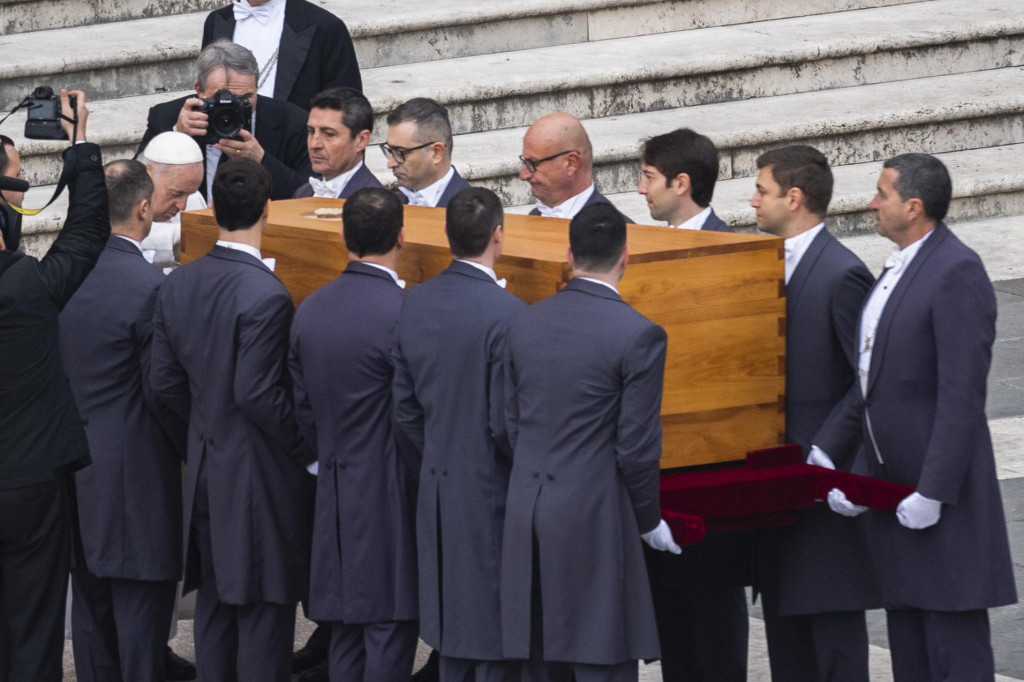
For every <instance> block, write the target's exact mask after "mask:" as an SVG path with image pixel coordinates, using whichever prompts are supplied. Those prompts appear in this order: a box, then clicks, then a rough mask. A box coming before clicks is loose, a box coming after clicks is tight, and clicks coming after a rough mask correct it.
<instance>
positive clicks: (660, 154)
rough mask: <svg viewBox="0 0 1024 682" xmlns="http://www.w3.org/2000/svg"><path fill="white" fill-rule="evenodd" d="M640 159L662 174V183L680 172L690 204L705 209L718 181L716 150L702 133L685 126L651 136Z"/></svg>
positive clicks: (667, 184)
mask: <svg viewBox="0 0 1024 682" xmlns="http://www.w3.org/2000/svg"><path fill="white" fill-rule="evenodd" d="M640 154H641V158H642V159H643V162H644V163H645V164H647V165H648V166H654V167H655V168H657V169H658V172H659V173H661V174H662V175H664V176H665V186H666V187H668V186H669V185H671V184H672V180H673V179H674V178H675V177H676V176H677V175H679V174H680V173H686V174H687V175H689V176H690V187H691V188H692V189H691V193H690V194H691V197H692V198H693V201H694V203H696V204H697V205H698V206H700V207H702V208H706V207H707V206H708V205H709V204H710V203H711V197H712V196H714V193H715V182H716V181H717V180H718V150H717V149H716V148H715V144H714V143H713V142H712V141H711V140H710V139H708V138H707V137H706V136H704V135H701V134H700V133H697V132H694V131H693V130H690V129H689V128H680V129H679V130H673V131H672V132H671V133H665V134H664V135H658V136H657V137H652V138H650V139H649V140H647V141H646V142H644V145H643V148H642V149H641V151H640Z"/></svg>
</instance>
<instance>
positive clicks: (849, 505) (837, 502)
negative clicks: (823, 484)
mask: <svg viewBox="0 0 1024 682" xmlns="http://www.w3.org/2000/svg"><path fill="white" fill-rule="evenodd" d="M828 508H829V509H831V510H832V511H834V512H835V513H836V514H842V515H843V516H850V517H853V516H859V515H861V514H863V513H864V512H866V511H867V510H868V508H867V507H862V506H860V505H859V504H854V503H853V502H850V501H849V500H848V499H846V493H844V492H843V491H842V490H840V489H839V488H832V490H830V491H828Z"/></svg>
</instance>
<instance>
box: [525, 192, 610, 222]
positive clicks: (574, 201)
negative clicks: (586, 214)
mask: <svg viewBox="0 0 1024 682" xmlns="http://www.w3.org/2000/svg"><path fill="white" fill-rule="evenodd" d="M595 191H596V190H595V187H594V183H590V187H588V188H586V189H585V190H583V191H582V192H580V193H579V194H577V195H575V196H571V197H569V198H568V199H566V200H565V201H563V202H562V203H560V204H558V205H557V206H548V205H547V204H545V203H544V202H543V201H538V202H537V211H539V212H540V214H541V215H542V216H544V217H545V218H567V219H569V220H571V219H573V218H575V217H576V214H577V213H579V212H580V211H581V210H582V209H583V206H584V205H586V203H587V199H589V198H590V195H591V194H593V193H594V192H595Z"/></svg>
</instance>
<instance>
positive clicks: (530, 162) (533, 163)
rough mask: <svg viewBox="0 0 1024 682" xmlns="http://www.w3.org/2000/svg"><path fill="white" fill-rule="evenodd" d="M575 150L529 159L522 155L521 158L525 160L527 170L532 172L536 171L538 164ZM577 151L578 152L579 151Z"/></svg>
mask: <svg viewBox="0 0 1024 682" xmlns="http://www.w3.org/2000/svg"><path fill="white" fill-rule="evenodd" d="M573 152H576V150H575V149H566V150H565V151H564V152H558V153H557V154H552V155H551V156H545V157H544V158H543V159H528V158H526V157H525V156H520V157H519V160H520V161H522V162H523V165H524V166H526V170H528V171H530V172H531V173H536V172H537V166H539V165H541V164H542V163H544V162H545V161H550V160H551V159H557V158H558V157H559V156H565V155H566V154H572V153H573ZM576 153H577V154H578V153H579V152H576Z"/></svg>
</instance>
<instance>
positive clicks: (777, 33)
mask: <svg viewBox="0 0 1024 682" xmlns="http://www.w3.org/2000/svg"><path fill="white" fill-rule="evenodd" d="M338 1H340V0H338ZM365 1H368V0H364V2H365ZM533 1H534V2H540V1H541V0H533ZM569 1H570V0H562V2H569ZM579 1H580V0H576V2H579ZM601 1H602V2H603V3H605V4H606V5H607V3H609V2H612V0H601ZM616 1H617V2H620V3H621V4H627V5H628V4H635V0H632V3H631V2H630V1H629V0H616ZM734 1H735V0H709V2H711V3H720V2H734ZM401 2H402V3H410V2H412V0H401ZM824 2H825V5H826V7H827V6H829V5H835V4H836V3H839V5H840V6H841V5H843V4H851V0H847V2H846V3H843V2H840V0H824ZM548 4H551V3H548ZM613 4H614V3H613ZM657 4H658V3H655V5H651V6H656V5H657ZM675 4H678V5H692V4H693V3H690V2H686V3H678V2H677V3H675ZM764 4H765V5H766V6H774V5H776V4H778V5H779V6H782V5H783V4H784V3H782V2H781V1H780V2H778V3H776V2H774V0H773V1H772V2H767V3H764ZM858 4H859V3H858ZM868 4H870V3H868ZM923 4H927V6H928V11H929V15H930V16H929V22H928V23H927V25H926V26H919V25H920V24H921V22H919V21H918V19H919V14H920V12H921V8H920V6H921V5H923ZM1005 5H1006V0H978V1H976V2H975V1H972V0H931V1H930V2H927V3H910V4H899V5H893V6H883V7H877V8H868V9H858V10H852V11H847V12H843V13H840V14H827V15H816V16H808V17H796V18H785V19H773V20H770V21H761V22H758V23H754V24H743V25H739V26H719V27H713V28H700V29H696V30H692V31H686V32H682V31H673V32H669V33H660V34H655V35H646V36H640V37H628V38H616V39H608V40H596V41H592V42H587V43H579V44H568V45H555V46H541V47H533V46H532V45H533V44H532V43H531V42H530V41H531V38H519V37H518V36H521V35H526V36H530V35H533V34H535V33H536V32H535V31H530V30H526V29H523V30H518V29H516V30H514V31H512V36H516V39H515V40H514V45H510V41H512V40H513V39H512V37H509V36H506V37H505V38H504V39H502V40H498V39H497V38H496V37H495V36H493V35H487V36H483V39H482V40H481V41H479V44H478V46H477V47H473V45H475V44H477V43H476V42H474V41H472V40H469V41H468V44H470V51H475V50H477V49H479V50H484V51H489V50H492V49H505V48H508V47H510V46H514V47H516V48H517V49H516V51H509V52H498V53H492V54H482V55H475V56H462V57H454V58H445V59H438V60H435V61H425V62H424V61H421V62H418V63H415V64H402V65H393V66H377V67H374V66H373V65H374V64H375V63H376V62H375V61H374V59H372V58H369V56H364V57H363V61H362V64H363V67H364V69H363V81H364V84H365V87H366V92H367V95H368V96H369V97H370V99H371V101H372V102H373V103H374V107H375V109H377V110H378V112H379V113H380V114H381V115H384V114H386V113H387V111H389V110H390V109H392V108H393V107H394V106H396V105H397V104H398V103H400V102H402V101H404V100H405V99H408V98H409V97H412V96H416V95H428V96H433V97H436V98H438V99H439V100H441V101H443V102H445V103H446V104H448V105H449V107H450V109H451V113H452V118H453V124H454V127H455V129H456V132H471V131H476V130H480V129H483V128H488V129H489V128H505V127H514V126H518V125H524V124H526V123H528V122H529V121H530V120H532V119H533V118H536V115H537V114H538V112H541V113H543V112H546V111H550V110H554V109H565V110H568V111H571V112H572V113H574V114H576V115H578V116H580V117H582V118H598V117H601V116H609V115H615V114H622V113H629V112H632V111H637V110H652V109H668V108H675V107H680V106H691V105H694V104H703V103H708V102H713V101H724V100H732V99H745V98H749V97H759V96H766V95H773V94H784V93H789V92H800V91H807V90H817V89H822V88H829V87H842V86H845V85H854V84H860V83H870V82H881V81H885V80H895V79H900V78H911V77H922V76H930V75H938V74H945V73H956V72H965V71H971V70H976V69H980V68H993V67H997V66H1007V65H1012V64H1017V63H1020V62H1021V61H1024V57H1022V56H1021V54H1024V35H1022V34H1024V16H1021V15H1019V14H1013V13H1008V12H1006V11H1005V9H1006V7H1005ZM353 9H355V8H353ZM631 9H633V10H638V9H639V8H631ZM604 11H610V10H607V9H605V10H604ZM345 16H346V19H347V21H348V22H349V23H350V25H351V26H352V30H353V33H354V34H355V35H356V36H357V50H360V49H362V48H360V47H359V45H360V44H361V43H362V41H364V40H366V39H369V35H370V34H369V33H365V34H363V33H362V32H361V30H360V23H359V18H358V17H353V16H351V15H350V14H349V13H348V12H347V11H346V14H345ZM395 16H402V14H401V13H396V15H395ZM559 16H560V15H557V14H555V15H548V16H547V18H546V19H545V21H551V22H555V24H556V25H557V24H558V22H559V21H561V20H560V19H558V17H559ZM203 17H204V14H203V13H193V14H187V15H181V16H176V17H161V18H154V19H140V20H137V21H132V22H121V23H119V24H106V25H96V26H84V27H79V28H75V29H71V30H69V31H62V32H61V33H55V32H51V31H41V32H38V33H35V34H21V35H15V36H9V37H7V38H5V39H4V40H3V41H2V42H0V44H3V46H4V48H5V54H10V55H11V57H10V58H8V59H7V60H6V66H7V69H6V73H5V78H4V79H3V80H2V81H0V107H3V106H7V107H10V106H13V104H14V103H15V102H17V101H19V100H20V98H21V97H23V96H24V94H25V93H27V92H29V91H30V90H31V89H32V88H33V87H35V86H36V85H39V84H40V81H41V80H43V79H45V80H47V81H51V82H52V84H53V85H54V86H58V85H60V84H62V83H66V84H70V85H73V86H76V87H84V89H86V91H87V92H88V93H89V95H90V96H91V98H92V99H93V100H101V99H112V98H117V97H122V96H128V95H137V94H147V93H154V92H173V91H180V90H187V89H189V88H190V87H191V85H192V83H193V81H194V72H193V58H194V56H195V54H196V51H197V50H198V43H199V39H200V35H201V27H202V21H203ZM507 22H508V20H507V19H506V20H504V23H507ZM497 23H499V24H500V23H503V22H501V21H498V22H497ZM563 23H564V22H563ZM569 23H572V22H569ZM627 23H628V22H626V21H624V20H623V21H619V22H617V24H618V25H619V26H620V27H622V26H625V25H627ZM840 23H841V25H842V27H843V30H842V32H841V33H840V32H837V31H836V26H837V24H840ZM588 24H589V21H588ZM378 28H379V29H381V30H383V28H384V26H383V25H378ZM389 30H390V31H391V32H389V33H385V34H379V35H382V36H384V38H383V39H384V40H385V42H386V43H388V44H395V45H396V46H397V45H398V44H399V43H400V42H402V40H401V39H400V36H402V35H404V34H403V33H401V32H399V33H398V34H397V36H398V37H396V34H395V33H394V31H395V30H397V29H396V28H395V27H394V26H393V27H391V29H389ZM410 30H411V29H410ZM425 30H437V31H440V32H439V33H438V36H442V35H448V34H449V33H450V31H451V30H450V29H449V28H448V27H447V26H445V27H444V29H443V30H441V29H438V28H435V29H425ZM459 30H461V29H459ZM472 30H473V31H476V30H477V29H476V28H473V29H472ZM481 30H483V29H481ZM488 30H489V29H488ZM638 30H646V29H643V28H642V27H639V28H638ZM411 32H412V33H413V34H416V33H417V31H415V30H411ZM456 33H457V32H456ZM485 33H486V31H485ZM588 34H589V31H588ZM453 35H454V34H453ZM577 37H579V36H569V37H566V36H565V35H563V36H562V38H560V40H563V39H564V40H565V41H568V42H572V41H573V40H575V39H576V38H577ZM47 41H60V42H61V43H62V44H65V45H71V46H73V47H72V48H70V49H69V50H68V51H67V52H66V53H65V54H63V55H60V56H58V55H54V54H45V51H43V50H40V49H39V45H40V44H46V42H47ZM413 42H414V43H416V44H418V45H420V47H422V45H423V44H424V43H426V44H429V42H430V40H429V39H425V38H424V37H423V36H421V37H420V38H416V39H415V40H414V41H413ZM435 42H436V43H437V44H440V43H441V42H444V41H441V40H440V37H439V38H438V40H437V41H435ZM454 42H455V43H456V44H462V43H461V42H460V41H454ZM541 42H545V41H541ZM547 42H550V41H547ZM126 46H127V47H126ZM520 48H530V49H520ZM399 49H400V48H399V47H395V50H399ZM401 49H404V48H401ZM435 51H436V50H435ZM370 52H371V53H375V51H374V50H370ZM436 52H437V54H438V56H447V52H446V51H445V50H440V51H436ZM423 56H424V55H423V54H417V55H416V58H420V57H423ZM55 81H59V82H55Z"/></svg>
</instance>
